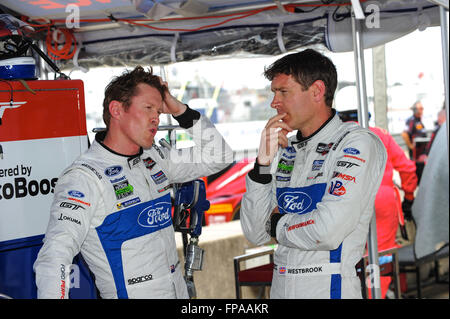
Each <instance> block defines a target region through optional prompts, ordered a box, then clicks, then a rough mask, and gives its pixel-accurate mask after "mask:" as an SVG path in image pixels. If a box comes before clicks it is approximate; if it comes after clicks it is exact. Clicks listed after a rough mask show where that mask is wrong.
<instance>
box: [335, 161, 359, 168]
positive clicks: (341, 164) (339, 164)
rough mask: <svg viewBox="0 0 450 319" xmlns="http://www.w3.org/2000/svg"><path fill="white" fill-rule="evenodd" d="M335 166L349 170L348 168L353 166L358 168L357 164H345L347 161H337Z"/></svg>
mask: <svg viewBox="0 0 450 319" xmlns="http://www.w3.org/2000/svg"><path fill="white" fill-rule="evenodd" d="M336 165H337V166H338V167H345V168H350V167H353V166H359V164H356V163H352V162H347V161H338V162H337V164H336Z"/></svg>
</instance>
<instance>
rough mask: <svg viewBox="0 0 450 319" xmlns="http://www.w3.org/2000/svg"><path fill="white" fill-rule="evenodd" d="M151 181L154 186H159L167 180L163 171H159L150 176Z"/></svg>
mask: <svg viewBox="0 0 450 319" xmlns="http://www.w3.org/2000/svg"><path fill="white" fill-rule="evenodd" d="M150 176H151V177H152V179H153V181H154V182H155V184H161V183H163V182H164V181H166V180H167V177H166V175H165V174H164V173H163V171H159V172H158V173H156V174H153V175H150Z"/></svg>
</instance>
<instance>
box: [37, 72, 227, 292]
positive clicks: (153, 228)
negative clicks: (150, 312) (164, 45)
mask: <svg viewBox="0 0 450 319" xmlns="http://www.w3.org/2000/svg"><path fill="white" fill-rule="evenodd" d="M103 106H104V112H103V117H104V121H105V123H106V125H107V131H106V132H101V133H98V134H97V135H96V136H95V141H94V142H93V144H92V146H91V147H90V148H89V150H87V151H86V152H85V153H84V154H83V155H81V156H80V157H79V158H78V159H77V160H75V162H74V163H73V164H72V165H71V166H70V167H68V168H67V169H66V170H64V172H63V173H62V174H61V176H60V178H59V179H58V183H57V186H56V188H55V197H54V201H53V204H52V206H51V213H50V221H49V225H48V228H47V232H46V234H45V238H44V245H43V247H42V248H41V250H40V252H39V255H38V258H37V260H36V262H35V264H34V269H35V272H36V284H37V287H38V297H39V298H67V297H68V291H69V289H68V288H69V286H70V280H68V279H69V278H70V277H69V273H70V268H71V263H72V259H73V257H74V256H75V255H77V254H78V253H79V252H81V254H82V256H83V257H84V259H85V261H86V262H87V264H88V266H89V268H90V270H91V271H92V273H93V274H94V276H95V283H96V286H97V288H98V290H99V292H100V294H101V297H102V298H188V292H187V287H186V283H185V281H184V279H183V275H182V272H181V269H180V268H182V267H180V266H179V260H178V254H177V250H176V244H175V236H174V228H173V227H172V217H171V196H170V188H171V184H172V183H183V182H187V181H191V180H193V179H196V178H199V177H202V176H208V175H211V174H213V173H216V172H218V171H220V170H221V169H223V168H224V167H225V166H227V165H228V164H229V163H230V162H231V161H232V152H231V149H230V148H229V146H228V145H227V144H226V143H225V141H224V140H223V138H222V136H221V135H220V134H219V133H218V131H217V130H216V129H215V128H214V126H213V125H212V124H211V122H209V120H208V119H206V118H204V117H202V116H200V113H198V112H197V111H194V110H192V109H190V108H189V107H188V106H187V105H185V104H183V103H181V102H180V101H178V100H177V99H175V98H174V97H173V96H172V95H171V94H170V92H169V90H168V88H167V84H166V83H165V82H163V81H162V80H161V78H160V77H158V76H156V75H154V74H153V73H152V70H151V69H150V70H149V71H145V70H144V69H143V68H142V67H136V68H135V69H134V70H133V71H131V72H125V73H124V74H123V75H121V76H119V77H117V78H115V79H114V80H113V81H112V82H111V83H110V84H109V85H108V86H107V88H106V90H105V100H104V103H103ZM161 113H167V114H172V116H173V117H174V118H175V119H176V120H177V121H178V122H179V124H180V126H181V127H182V128H184V129H186V130H187V132H188V134H190V135H193V138H194V141H195V143H196V145H195V146H194V147H193V148H190V149H183V150H180V151H177V150H175V149H172V150H168V149H166V148H159V147H158V146H157V145H156V144H155V143H154V138H155V134H156V132H157V130H158V124H159V115H160V114H161ZM205 131H206V133H207V134H205ZM63 285H64V289H62V287H63Z"/></svg>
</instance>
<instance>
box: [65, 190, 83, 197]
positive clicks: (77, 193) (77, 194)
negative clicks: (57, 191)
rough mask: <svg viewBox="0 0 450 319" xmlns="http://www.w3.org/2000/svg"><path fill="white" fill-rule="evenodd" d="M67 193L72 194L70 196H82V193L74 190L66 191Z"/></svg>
mask: <svg viewBox="0 0 450 319" xmlns="http://www.w3.org/2000/svg"><path fill="white" fill-rule="evenodd" d="M68 194H69V195H70V196H72V197H77V198H83V197H84V194H83V193H82V192H80V191H75V190H71V191H68Z"/></svg>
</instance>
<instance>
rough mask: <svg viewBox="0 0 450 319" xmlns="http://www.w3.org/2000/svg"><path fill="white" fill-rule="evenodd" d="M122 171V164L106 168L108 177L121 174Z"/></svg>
mask: <svg viewBox="0 0 450 319" xmlns="http://www.w3.org/2000/svg"><path fill="white" fill-rule="evenodd" d="M120 172H122V166H120V165H115V166H110V167H107V168H105V175H106V176H108V177H112V176H116V175H119V174H120Z"/></svg>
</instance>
